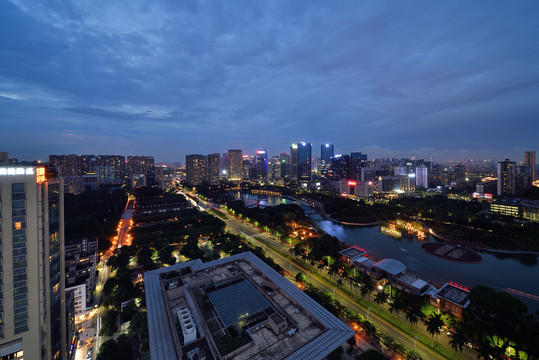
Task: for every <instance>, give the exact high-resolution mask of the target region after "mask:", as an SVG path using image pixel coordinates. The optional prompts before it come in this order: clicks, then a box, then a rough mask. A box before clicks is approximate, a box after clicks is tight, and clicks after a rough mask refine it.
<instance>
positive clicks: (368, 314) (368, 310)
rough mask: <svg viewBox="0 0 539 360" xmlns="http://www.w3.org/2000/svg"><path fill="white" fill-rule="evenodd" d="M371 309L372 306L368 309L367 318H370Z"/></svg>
mask: <svg viewBox="0 0 539 360" xmlns="http://www.w3.org/2000/svg"><path fill="white" fill-rule="evenodd" d="M369 311H371V308H368V309H367V320H369Z"/></svg>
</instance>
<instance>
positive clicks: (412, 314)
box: [406, 305, 423, 329]
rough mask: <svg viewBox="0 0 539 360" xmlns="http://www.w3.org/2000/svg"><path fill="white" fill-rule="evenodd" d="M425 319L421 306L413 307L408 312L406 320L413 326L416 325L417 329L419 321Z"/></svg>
mask: <svg viewBox="0 0 539 360" xmlns="http://www.w3.org/2000/svg"><path fill="white" fill-rule="evenodd" d="M421 318H423V312H422V311H421V307H420V306H417V305H416V306H412V307H411V308H410V309H408V311H407V312H406V319H408V321H410V323H411V324H414V325H415V326H416V329H417V322H418V321H419V319H421Z"/></svg>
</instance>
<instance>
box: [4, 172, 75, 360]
mask: <svg viewBox="0 0 539 360" xmlns="http://www.w3.org/2000/svg"><path fill="white" fill-rule="evenodd" d="M63 200H64V197H63V182H62V180H55V179H47V174H46V172H45V168H44V167H32V166H30V167H14V166H11V167H10V166H8V167H0V207H1V212H0V225H1V227H0V229H1V232H0V242H1V244H2V247H1V248H0V249H1V250H0V260H1V264H2V266H1V267H0V275H1V276H0V284H1V287H0V290H1V291H0V300H1V301H0V356H1V358H2V359H10V360H11V359H13V360H16V359H23V358H24V359H47V360H49V359H65V358H66V354H67V341H68V340H67V339H68V336H67V334H66V330H65V329H66V327H67V324H66V314H65V306H64V296H65V295H64V290H65V284H64V278H65V274H64V271H65V270H64V257H63V253H64V213H63V209H64V206H63Z"/></svg>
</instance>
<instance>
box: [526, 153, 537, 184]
mask: <svg viewBox="0 0 539 360" xmlns="http://www.w3.org/2000/svg"><path fill="white" fill-rule="evenodd" d="M524 165H528V166H530V167H531V168H532V181H535V180H537V177H536V176H535V171H536V170H535V151H526V152H524Z"/></svg>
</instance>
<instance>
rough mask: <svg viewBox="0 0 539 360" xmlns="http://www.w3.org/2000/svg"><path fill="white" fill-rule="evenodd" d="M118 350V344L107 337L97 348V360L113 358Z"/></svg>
mask: <svg viewBox="0 0 539 360" xmlns="http://www.w3.org/2000/svg"><path fill="white" fill-rule="evenodd" d="M117 352H118V344H117V343H116V341H114V339H108V340H107V341H105V342H104V343H103V344H101V347H100V348H99V353H98V354H97V357H96V359H97V360H115V359H116V357H117V356H118V355H117Z"/></svg>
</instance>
